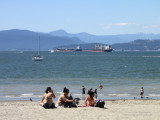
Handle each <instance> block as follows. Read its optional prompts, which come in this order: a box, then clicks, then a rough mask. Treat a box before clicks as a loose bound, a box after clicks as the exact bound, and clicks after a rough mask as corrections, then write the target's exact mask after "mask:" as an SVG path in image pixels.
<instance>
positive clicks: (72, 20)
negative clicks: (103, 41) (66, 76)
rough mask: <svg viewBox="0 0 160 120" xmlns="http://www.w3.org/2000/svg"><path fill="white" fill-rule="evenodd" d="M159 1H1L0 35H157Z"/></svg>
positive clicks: (159, 11) (159, 16)
mask: <svg viewBox="0 0 160 120" xmlns="http://www.w3.org/2000/svg"><path fill="white" fill-rule="evenodd" d="M159 6H160V0H0V31H2V30H9V29H23V30H24V29H25V30H31V31H36V32H45V33H48V32H51V31H55V30H59V29H63V30H65V31H67V32H69V33H80V32H87V33H90V34H94V35H116V34H134V33H140V32H143V33H155V34H157V33H160V7H159Z"/></svg>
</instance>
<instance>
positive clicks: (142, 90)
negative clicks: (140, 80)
mask: <svg viewBox="0 0 160 120" xmlns="http://www.w3.org/2000/svg"><path fill="white" fill-rule="evenodd" d="M143 93H144V89H143V87H141V93H140V95H141V98H143Z"/></svg>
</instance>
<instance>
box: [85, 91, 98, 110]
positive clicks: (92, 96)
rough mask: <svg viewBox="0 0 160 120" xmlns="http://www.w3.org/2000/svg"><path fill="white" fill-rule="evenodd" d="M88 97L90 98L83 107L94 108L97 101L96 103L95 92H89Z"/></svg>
mask: <svg viewBox="0 0 160 120" xmlns="http://www.w3.org/2000/svg"><path fill="white" fill-rule="evenodd" d="M88 95H89V96H88V97H87V98H86V100H85V105H82V106H84V107H87V106H92V107H94V104H95V101H96V99H95V98H94V92H93V91H88Z"/></svg>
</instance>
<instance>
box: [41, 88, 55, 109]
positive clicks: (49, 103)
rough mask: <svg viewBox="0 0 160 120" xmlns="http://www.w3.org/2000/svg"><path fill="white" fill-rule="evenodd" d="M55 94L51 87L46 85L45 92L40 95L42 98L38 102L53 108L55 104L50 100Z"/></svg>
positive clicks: (45, 106)
mask: <svg viewBox="0 0 160 120" xmlns="http://www.w3.org/2000/svg"><path fill="white" fill-rule="evenodd" d="M55 97H56V96H55V95H54V93H53V90H52V89H51V87H47V89H46V91H45V94H44V95H43V97H42V100H41V102H40V105H41V106H43V107H44V108H55V104H54V103H53V101H52V98H55Z"/></svg>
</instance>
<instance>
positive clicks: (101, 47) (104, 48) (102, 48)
mask: <svg viewBox="0 0 160 120" xmlns="http://www.w3.org/2000/svg"><path fill="white" fill-rule="evenodd" d="M112 50H113V49H112V48H111V46H110V45H95V48H94V49H92V52H111V51H112Z"/></svg>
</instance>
